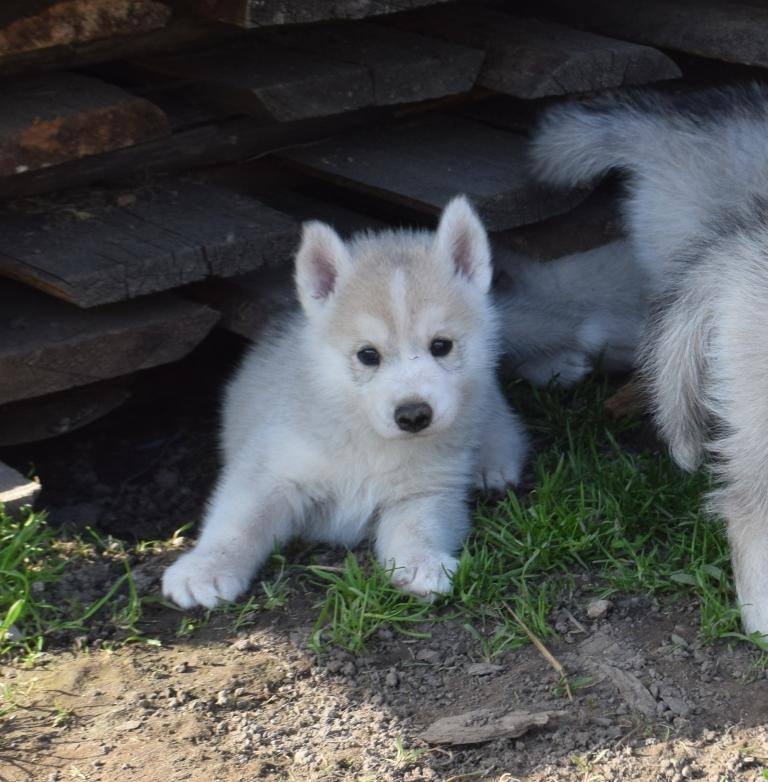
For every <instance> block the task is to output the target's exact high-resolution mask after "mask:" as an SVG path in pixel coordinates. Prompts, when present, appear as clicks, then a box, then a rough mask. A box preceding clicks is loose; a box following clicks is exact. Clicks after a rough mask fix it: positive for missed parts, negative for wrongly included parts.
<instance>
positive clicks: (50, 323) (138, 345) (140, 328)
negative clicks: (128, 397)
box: [0, 280, 219, 404]
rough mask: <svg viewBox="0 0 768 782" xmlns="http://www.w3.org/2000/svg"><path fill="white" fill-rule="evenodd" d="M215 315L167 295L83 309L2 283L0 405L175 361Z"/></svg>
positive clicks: (205, 330)
mask: <svg viewBox="0 0 768 782" xmlns="http://www.w3.org/2000/svg"><path fill="white" fill-rule="evenodd" d="M218 317H219V316H218V313H216V312H215V311H214V310H211V309H210V308H208V307H205V306H203V305H198V304H193V303H191V302H187V301H183V300H181V299H178V298H176V297H174V296H172V295H170V294H161V295H158V296H153V297H147V298H145V299H144V300H142V301H141V302H123V303H120V304H113V305H109V306H106V307H99V308H96V309H91V310H81V309H78V308H77V307H74V306H72V305H71V304H67V303H65V302H62V301H57V300H56V299H53V298H51V297H49V296H45V295H44V294H42V293H38V292H37V291H34V290H32V289H31V288H27V287H26V286H24V285H20V284H19V283H15V282H11V281H9V280H5V281H0V404H5V403H7V402H13V401H17V400H20V399H29V398H32V397H37V396H43V395H45V394H51V393H54V392H56V391H63V390H65V389H68V388H73V387H76V386H81V385H86V384H90V383H95V382H97V381H100V380H106V379H108V378H113V377H118V376H121V375H127V374H130V373H132V372H137V371H139V370H141V369H147V368H149V367H153V366H157V365H159V364H165V363H168V362H170V361H175V360H177V359H179V358H181V357H182V356H184V355H186V353H188V352H189V351H190V350H192V348H194V347H195V346H196V345H197V344H198V343H199V342H200V341H201V340H202V339H203V338H204V337H205V335H206V334H208V332H209V331H210V330H211V329H212V328H213V326H214V324H215V323H216V321H217V320H218Z"/></svg>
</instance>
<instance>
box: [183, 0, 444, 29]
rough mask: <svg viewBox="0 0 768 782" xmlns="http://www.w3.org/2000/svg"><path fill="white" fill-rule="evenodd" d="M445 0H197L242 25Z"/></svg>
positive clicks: (203, 8)
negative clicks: (302, 0)
mask: <svg viewBox="0 0 768 782" xmlns="http://www.w3.org/2000/svg"><path fill="white" fill-rule="evenodd" d="M437 2H445V0H311V2H296V0H195V2H194V3H193V5H194V7H195V8H196V9H197V12H198V13H199V14H201V15H203V16H206V17H208V18H209V19H216V20H218V21H220V22H228V23H229V24H236V25H238V26H240V27H269V26H271V25H282V24H304V23H306V22H320V21H327V20H333V19H363V18H365V17H368V16H379V15H382V14H392V13H397V12H398V11H407V10H410V9H412V8H421V7H423V6H425V5H434V4H435V3H437Z"/></svg>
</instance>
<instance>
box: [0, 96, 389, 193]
mask: <svg viewBox="0 0 768 782" xmlns="http://www.w3.org/2000/svg"><path fill="white" fill-rule="evenodd" d="M389 112H391V110H387V109H383V108H370V109H361V110H360V111H356V112H348V113H345V114H341V115H332V116H329V117H318V118H314V119H311V120H300V121H298V122H291V123H281V124H277V123H271V124H268V125H265V124H264V123H263V122H262V121H261V120H259V119H257V118H254V117H231V118H229V119H222V120H220V121H214V122H210V123H209V124H205V125H200V126H194V127H190V128H184V129H181V130H179V131H178V132H176V133H173V134H172V135H171V136H167V137H165V138H161V139H157V140H155V141H148V142H146V143H144V144H138V145H136V146H133V147H125V148H123V149H117V150H112V151H111V152H105V153H102V154H100V155H90V156H88V157H86V158H82V159H80V160H74V161H69V162H66V163H61V164H60V165H57V166H49V167H48V168H41V169H37V170H34V171H28V172H25V173H21V174H15V175H13V176H7V177H0V199H13V198H21V197H26V196H32V195H38V194H40V193H49V192H52V191H54V190H61V189H63V188H72V187H82V186H84V185H89V184H91V183H94V182H105V181H107V182H108V181H114V180H119V179H123V178H125V177H131V176H135V175H137V174H147V173H160V172H170V171H185V170H188V169H190V168H193V167H196V166H204V165H208V164H211V163H231V162H235V161H238V160H243V159H244V158H247V157H251V156H253V155H259V154H263V153H265V152H269V151H271V150H276V149H281V148H283V147H286V146H288V145H290V144H301V143H305V142H307V141H311V140H315V139H318V138H323V137H325V136H328V135H331V134H334V133H338V132H340V131H343V130H347V129H349V128H355V127H360V126H362V125H365V124H369V123H370V122H372V121H376V120H377V119H378V120H380V119H384V118H386V117H387V116H388V113H389Z"/></svg>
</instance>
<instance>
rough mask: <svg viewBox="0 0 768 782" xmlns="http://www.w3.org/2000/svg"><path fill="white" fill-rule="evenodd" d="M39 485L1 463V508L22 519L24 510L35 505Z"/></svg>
mask: <svg viewBox="0 0 768 782" xmlns="http://www.w3.org/2000/svg"><path fill="white" fill-rule="evenodd" d="M40 489H41V486H40V484H39V483H36V482H35V481H32V480H30V479H29V478H27V477H25V476H24V475H22V474H21V473H20V472H18V471H17V470H14V469H13V468H12V467H9V466H8V465H7V464H4V463H3V462H0V506H2V508H3V510H4V511H5V513H7V514H8V515H9V516H16V517H21V515H22V508H24V507H25V506H27V505H29V506H32V505H34V504H35V499H36V498H37V495H38V494H39V493H40Z"/></svg>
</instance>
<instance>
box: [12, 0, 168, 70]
mask: <svg viewBox="0 0 768 782" xmlns="http://www.w3.org/2000/svg"><path fill="white" fill-rule="evenodd" d="M170 17H171V9H170V7H169V6H168V5H166V4H165V3H162V2H160V0H5V1H4V2H3V4H2V6H1V7H0V59H2V58H5V57H11V56H14V55H18V54H22V53H25V52H33V51H38V50H40V49H49V48H52V47H57V46H74V45H76V44H82V43H86V42H89V41H95V40H98V39H100V38H111V37H112V36H117V35H138V34H141V33H147V32H149V31H150V30H156V29H158V28H161V27H163V26H165V24H166V23H167V22H168V20H169V19H170Z"/></svg>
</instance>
